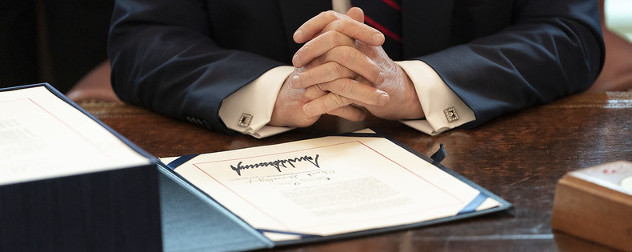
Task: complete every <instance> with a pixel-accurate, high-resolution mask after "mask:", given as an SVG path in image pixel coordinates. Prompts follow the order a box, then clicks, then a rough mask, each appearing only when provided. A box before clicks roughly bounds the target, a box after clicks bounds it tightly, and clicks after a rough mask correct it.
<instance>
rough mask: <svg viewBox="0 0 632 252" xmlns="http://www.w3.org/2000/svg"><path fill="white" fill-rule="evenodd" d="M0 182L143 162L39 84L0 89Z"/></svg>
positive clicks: (93, 122) (77, 172) (0, 183)
mask: <svg viewBox="0 0 632 252" xmlns="http://www.w3.org/2000/svg"><path fill="white" fill-rule="evenodd" d="M0 157H1V158H0V167H1V168H0V185H3V184H10V183H17V182H24V181H32V180H39V179H45V178H52V177H59V176H68V175H74V174H81V173H88V172H96V171H103V170H109V169H117V168H122V167H128V166H136V165H144V164H148V163H149V160H148V159H147V158H145V157H143V156H141V155H140V154H138V153H137V152H136V151H134V150H133V149H131V148H130V147H129V146H127V145H126V144H124V143H123V142H122V141H121V140H120V139H118V138H117V137H116V136H114V135H113V134H112V133H111V132H109V131H108V130H106V129H105V128H103V127H102V126H101V125H99V124H98V123H96V122H95V121H94V120H92V119H91V118H89V117H87V116H86V115H85V114H83V113H81V112H80V111H79V110H77V109H76V108H74V107H72V106H70V105H69V104H68V103H66V102H64V101H63V100H61V99H60V98H58V97H57V96H55V95H54V94H52V93H51V92H50V91H49V90H48V89H46V88H45V87H44V86H38V87H32V88H25V89H18V90H12V91H2V92H0Z"/></svg>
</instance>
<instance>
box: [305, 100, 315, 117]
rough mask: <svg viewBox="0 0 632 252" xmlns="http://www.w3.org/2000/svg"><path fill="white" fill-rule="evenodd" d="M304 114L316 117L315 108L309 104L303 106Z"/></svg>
mask: <svg viewBox="0 0 632 252" xmlns="http://www.w3.org/2000/svg"><path fill="white" fill-rule="evenodd" d="M303 113H305V114H306V115H307V116H313V115H314V106H312V105H311V104H309V103H308V104H305V105H303Z"/></svg>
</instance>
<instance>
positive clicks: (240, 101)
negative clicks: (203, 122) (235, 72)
mask: <svg viewBox="0 0 632 252" xmlns="http://www.w3.org/2000/svg"><path fill="white" fill-rule="evenodd" d="M293 71H294V67H291V66H279V67H275V68H273V69H270V70H268V71H267V72H265V73H264V74H262V75H261V76H259V78H257V79H255V80H254V81H253V82H251V83H248V84H247V85H245V86H243V87H242V88H240V89H239V90H237V92H235V93H233V94H232V95H230V96H228V97H226V99H224V101H222V106H221V107H220V108H219V117H220V118H221V119H222V121H223V122H224V124H225V125H226V127H228V128H229V129H232V130H235V131H238V132H241V133H243V134H248V135H251V136H253V137H256V138H264V137H268V136H272V135H276V134H279V133H283V132H286V131H288V130H291V129H292V128H288V127H276V126H269V125H267V124H268V122H270V119H271V118H272V111H273V110H274V104H275V103H276V98H277V95H278V94H279V90H280V89H281V86H282V85H283V83H284V82H285V79H287V77H288V76H289V75H290V74H291V73H292V72H293Z"/></svg>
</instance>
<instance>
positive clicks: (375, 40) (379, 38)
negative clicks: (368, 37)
mask: <svg viewBox="0 0 632 252" xmlns="http://www.w3.org/2000/svg"><path fill="white" fill-rule="evenodd" d="M383 41H384V35H382V34H375V35H373V43H375V45H381V44H382V43H383Z"/></svg>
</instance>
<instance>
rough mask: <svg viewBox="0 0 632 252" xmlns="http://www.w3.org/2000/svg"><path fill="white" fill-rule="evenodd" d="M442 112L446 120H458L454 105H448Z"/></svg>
mask: <svg viewBox="0 0 632 252" xmlns="http://www.w3.org/2000/svg"><path fill="white" fill-rule="evenodd" d="M443 113H444V114H445V119H446V120H448V122H449V123H451V122H456V121H457V120H459V115H457V114H456V109H455V108H454V107H449V108H447V109H445V110H443Z"/></svg>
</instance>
